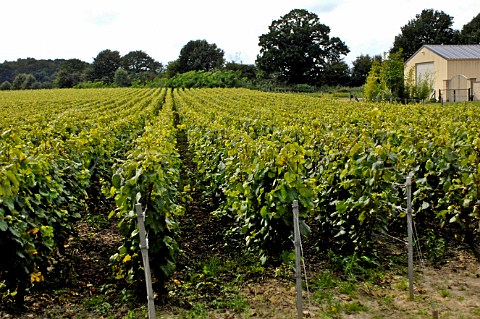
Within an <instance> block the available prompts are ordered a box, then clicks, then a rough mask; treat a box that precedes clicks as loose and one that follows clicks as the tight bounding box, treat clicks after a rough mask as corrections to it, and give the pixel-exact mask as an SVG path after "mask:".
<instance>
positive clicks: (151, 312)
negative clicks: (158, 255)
mask: <svg viewBox="0 0 480 319" xmlns="http://www.w3.org/2000/svg"><path fill="white" fill-rule="evenodd" d="M135 210H136V212H137V221H138V234H139V236H140V249H141V251H142V259H143V268H144V269H145V283H146V285H147V301H148V318H149V319H155V303H154V300H153V298H154V297H153V287H152V277H151V274H150V262H149V260H148V238H146V234H145V213H144V212H143V210H142V204H140V203H137V204H135Z"/></svg>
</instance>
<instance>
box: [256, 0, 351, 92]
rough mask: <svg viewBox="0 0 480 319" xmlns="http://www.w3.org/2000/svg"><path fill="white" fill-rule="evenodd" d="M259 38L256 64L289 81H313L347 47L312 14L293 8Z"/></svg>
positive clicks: (312, 82)
mask: <svg viewBox="0 0 480 319" xmlns="http://www.w3.org/2000/svg"><path fill="white" fill-rule="evenodd" d="M268 29H269V32H268V33H266V34H262V35H261V36H260V38H259V46H260V54H259V55H258V56H257V61H256V63H257V66H258V68H259V69H260V70H262V71H264V72H265V73H267V74H277V75H278V79H279V80H280V81H284V82H287V83H288V84H300V83H307V84H316V82H317V80H318V79H319V77H320V75H321V73H322V72H323V71H324V69H325V68H326V67H327V66H328V65H330V64H333V63H334V62H338V61H340V60H341V58H342V55H346V54H347V53H348V52H350V50H349V49H348V47H347V46H346V45H345V43H344V42H342V41H341V40H340V39H339V38H337V37H332V38H331V37H330V36H329V34H330V28H329V27H328V26H326V25H324V24H322V23H320V19H319V18H318V16H317V15H316V14H314V13H310V12H308V11H306V10H303V9H294V10H292V11H290V12H289V13H288V14H286V15H284V16H283V17H281V18H280V19H279V20H275V21H273V22H272V24H271V25H270V26H269V28H268Z"/></svg>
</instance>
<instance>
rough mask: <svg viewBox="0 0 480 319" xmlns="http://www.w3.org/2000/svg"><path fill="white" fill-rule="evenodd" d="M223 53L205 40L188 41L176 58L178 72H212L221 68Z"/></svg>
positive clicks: (223, 59) (223, 61) (223, 60)
mask: <svg viewBox="0 0 480 319" xmlns="http://www.w3.org/2000/svg"><path fill="white" fill-rule="evenodd" d="M224 63H225V58H224V52H223V50H222V49H220V48H218V47H217V45H216V44H215V43H212V44H210V43H208V42H207V41H206V40H192V41H189V42H188V43H187V44H186V45H185V46H184V47H183V48H182V50H181V51H180V56H179V57H178V65H177V66H178V70H177V71H178V72H179V73H184V72H188V71H206V72H212V71H214V70H215V69H218V68H221V67H223V65H224Z"/></svg>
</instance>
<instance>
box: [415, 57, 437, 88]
mask: <svg viewBox="0 0 480 319" xmlns="http://www.w3.org/2000/svg"><path fill="white" fill-rule="evenodd" d="M415 66H416V70H417V73H416V74H415V82H416V83H419V82H421V81H422V80H425V78H426V77H428V78H429V79H430V80H433V62H426V63H417V64H416V65H415Z"/></svg>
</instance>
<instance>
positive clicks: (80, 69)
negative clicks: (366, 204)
mask: <svg viewBox="0 0 480 319" xmlns="http://www.w3.org/2000/svg"><path fill="white" fill-rule="evenodd" d="M88 66H89V64H88V63H87V62H83V61H81V60H79V59H70V60H66V61H63V62H62V64H60V68H59V70H58V72H57V75H56V76H55V85H56V86H57V87H60V88H71V87H74V86H75V85H77V84H78V83H80V82H83V81H84V80H85V72H86V70H87V68H88Z"/></svg>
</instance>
